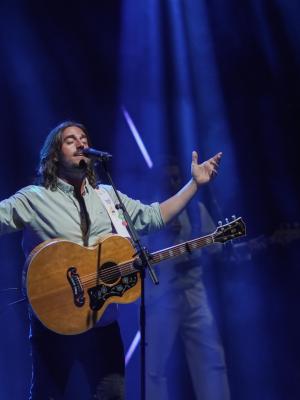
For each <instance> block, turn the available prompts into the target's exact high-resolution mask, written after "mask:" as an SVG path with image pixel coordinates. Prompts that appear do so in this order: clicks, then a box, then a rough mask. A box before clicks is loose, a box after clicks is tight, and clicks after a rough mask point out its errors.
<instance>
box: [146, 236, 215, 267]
mask: <svg viewBox="0 0 300 400" xmlns="http://www.w3.org/2000/svg"><path fill="white" fill-rule="evenodd" d="M212 243H214V237H213V235H212V234H211V235H207V236H203V237H200V238H197V239H192V240H189V241H187V242H184V243H180V244H177V245H175V246H172V247H168V248H167V249H164V250H160V251H156V252H154V253H151V263H152V264H157V263H159V262H161V261H165V260H168V259H170V258H174V257H178V256H181V255H183V254H191V253H192V252H193V251H194V250H197V249H200V248H202V247H205V246H208V245H210V244H212Z"/></svg>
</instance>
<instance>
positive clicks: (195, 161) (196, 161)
mask: <svg viewBox="0 0 300 400" xmlns="http://www.w3.org/2000/svg"><path fill="white" fill-rule="evenodd" d="M192 164H198V153H197V152H196V151H195V150H194V151H193V152H192Z"/></svg>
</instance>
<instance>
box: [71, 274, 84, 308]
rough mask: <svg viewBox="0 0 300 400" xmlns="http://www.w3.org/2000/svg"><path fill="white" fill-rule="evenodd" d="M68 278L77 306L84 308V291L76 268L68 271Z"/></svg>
mask: <svg viewBox="0 0 300 400" xmlns="http://www.w3.org/2000/svg"><path fill="white" fill-rule="evenodd" d="M67 278H68V281H69V283H70V286H71V289H72V292H73V297H74V303H75V306H77V307H82V306H83V305H84V303H85V297H84V290H83V288H82V284H81V281H80V277H79V275H78V273H77V269H76V268H75V267H71V268H69V269H68V271H67Z"/></svg>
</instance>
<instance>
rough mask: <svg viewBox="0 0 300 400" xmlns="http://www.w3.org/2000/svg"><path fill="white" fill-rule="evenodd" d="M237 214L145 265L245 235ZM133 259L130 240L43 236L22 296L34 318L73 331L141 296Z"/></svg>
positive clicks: (153, 256) (28, 265)
mask: <svg viewBox="0 0 300 400" xmlns="http://www.w3.org/2000/svg"><path fill="white" fill-rule="evenodd" d="M245 232H246V227H245V223H244V221H243V220H242V218H241V217H240V218H237V219H233V221H232V222H230V223H229V222H228V223H227V224H225V225H222V226H219V227H218V228H217V229H216V231H215V232H213V233H212V234H210V235H206V236H203V237H200V238H196V239H192V240H189V241H187V242H184V243H181V244H177V245H175V246H171V247H168V248H167V249H164V250H160V251H157V252H155V253H152V254H151V255H150V256H151V264H157V263H159V262H161V261H164V260H167V259H170V258H173V257H178V256H181V255H183V254H190V253H191V252H192V251H194V250H197V249H200V248H202V247H204V246H208V245H210V244H213V243H215V242H219V243H225V242H226V241H228V240H233V239H234V238H237V237H240V236H243V235H245ZM135 261H137V262H138V264H139V261H140V260H139V258H136V250H135V249H134V248H133V246H132V244H131V242H130V241H129V240H128V239H127V238H124V237H123V236H120V235H107V236H105V237H103V238H102V239H101V240H100V241H99V242H98V243H97V244H96V245H95V246H93V247H83V246H81V245H79V244H76V243H73V242H70V241H68V240H64V239H53V240H47V241H45V242H43V243H41V244H40V245H39V246H37V247H36V248H35V249H33V251H32V252H31V253H30V255H29V257H28V259H27V261H26V264H25V268H26V270H27V271H26V282H25V287H26V291H27V297H28V300H29V302H30V305H31V307H32V310H33V312H34V313H35V315H36V316H37V318H38V319H39V320H40V321H41V322H42V323H43V324H44V325H45V326H46V327H47V328H48V329H50V330H52V331H54V332H57V333H60V334H62V335H76V334H78V333H83V332H85V331H87V330H89V329H91V328H93V327H94V326H95V325H96V324H97V322H98V321H99V319H100V318H101V316H102V315H103V313H104V311H105V309H106V308H107V306H108V305H109V304H111V303H131V302H133V301H134V300H136V299H137V298H138V297H139V296H140V294H141V278H140V273H139V269H138V265H136V264H135Z"/></svg>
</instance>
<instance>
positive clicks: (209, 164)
mask: <svg viewBox="0 0 300 400" xmlns="http://www.w3.org/2000/svg"><path fill="white" fill-rule="evenodd" d="M221 157H222V153H221V152H220V153H217V154H216V155H215V156H213V157H211V158H210V159H209V160H207V161H204V162H203V163H201V164H198V154H197V152H196V151H193V153H192V165H191V174H192V178H193V180H194V181H195V182H196V184H197V185H198V186H200V185H203V184H204V183H207V182H209V181H210V180H211V179H212V178H213V177H214V176H215V175H217V173H218V168H219V163H220V160H221Z"/></svg>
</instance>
